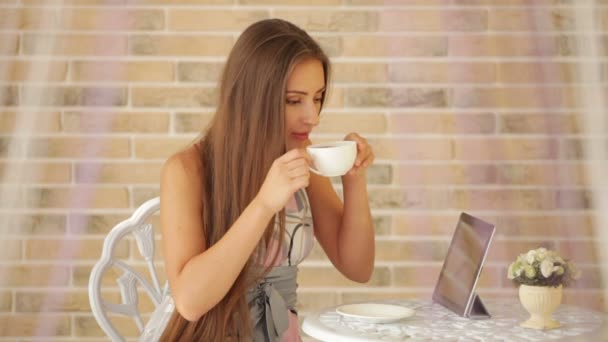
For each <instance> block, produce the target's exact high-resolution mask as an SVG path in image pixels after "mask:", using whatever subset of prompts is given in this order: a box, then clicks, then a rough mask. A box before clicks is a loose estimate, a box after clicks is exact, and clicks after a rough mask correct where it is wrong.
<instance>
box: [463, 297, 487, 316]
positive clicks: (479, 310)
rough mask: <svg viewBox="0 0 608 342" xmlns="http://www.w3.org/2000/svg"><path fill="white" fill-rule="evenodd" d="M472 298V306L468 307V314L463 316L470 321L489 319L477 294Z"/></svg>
mask: <svg viewBox="0 0 608 342" xmlns="http://www.w3.org/2000/svg"><path fill="white" fill-rule="evenodd" d="M473 298H474V299H473V304H472V305H471V306H469V307H470V309H469V312H467V313H466V314H465V316H466V317H468V318H472V319H484V318H490V317H491V316H490V313H489V312H488V310H487V309H486V307H485V306H484V305H483V303H482V302H481V298H479V296H478V295H477V294H475V295H474V296H473Z"/></svg>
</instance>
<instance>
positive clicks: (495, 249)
mask: <svg viewBox="0 0 608 342" xmlns="http://www.w3.org/2000/svg"><path fill="white" fill-rule="evenodd" d="M545 240H546V239H545V238H544V237H543V238H541V239H529V240H526V241H504V240H494V241H492V248H490V250H489V251H488V256H487V261H486V262H488V263H490V262H503V263H511V262H513V261H514V260H515V259H516V258H517V256H518V255H520V254H522V253H526V252H527V251H529V250H531V249H536V248H539V247H545V248H547V249H552V250H554V249H555V243H554V242H553V241H545ZM505 284H506V283H505Z"/></svg>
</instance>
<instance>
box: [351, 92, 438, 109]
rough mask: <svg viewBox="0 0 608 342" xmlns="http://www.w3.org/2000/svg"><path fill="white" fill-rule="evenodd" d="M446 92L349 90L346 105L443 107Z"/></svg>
mask: <svg viewBox="0 0 608 342" xmlns="http://www.w3.org/2000/svg"><path fill="white" fill-rule="evenodd" d="M446 96H447V95H446V91H445V90H444V89H432V88H349V89H347V91H346V104H347V105H349V106H354V107H445V106H446V101H447V98H446Z"/></svg>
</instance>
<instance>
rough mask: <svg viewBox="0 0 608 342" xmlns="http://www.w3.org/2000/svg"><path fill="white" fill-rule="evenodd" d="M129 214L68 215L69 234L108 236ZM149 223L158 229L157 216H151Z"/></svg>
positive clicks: (158, 218) (158, 220) (158, 221)
mask: <svg viewBox="0 0 608 342" xmlns="http://www.w3.org/2000/svg"><path fill="white" fill-rule="evenodd" d="M130 215H131V212H129V213H128V214H123V215H114V214H72V215H70V222H69V223H70V224H69V227H68V228H69V232H70V234H72V235H102V236H105V235H107V234H108V232H109V231H110V229H112V227H114V226H115V225H117V224H118V223H120V222H122V221H124V220H126V219H127V218H129V216H130ZM148 222H149V223H151V224H152V225H154V227H160V217H159V215H154V216H152V217H151V218H150V219H149V220H148Z"/></svg>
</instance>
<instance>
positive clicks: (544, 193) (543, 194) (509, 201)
mask: <svg viewBox="0 0 608 342" xmlns="http://www.w3.org/2000/svg"><path fill="white" fill-rule="evenodd" d="M450 197H451V199H450V202H451V203H450V208H454V209H460V210H553V209H556V194H555V192H554V191H550V190H531V189H530V190H529V189H487V190H485V189H466V190H461V189H455V190H453V191H452V194H451V196H450Z"/></svg>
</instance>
